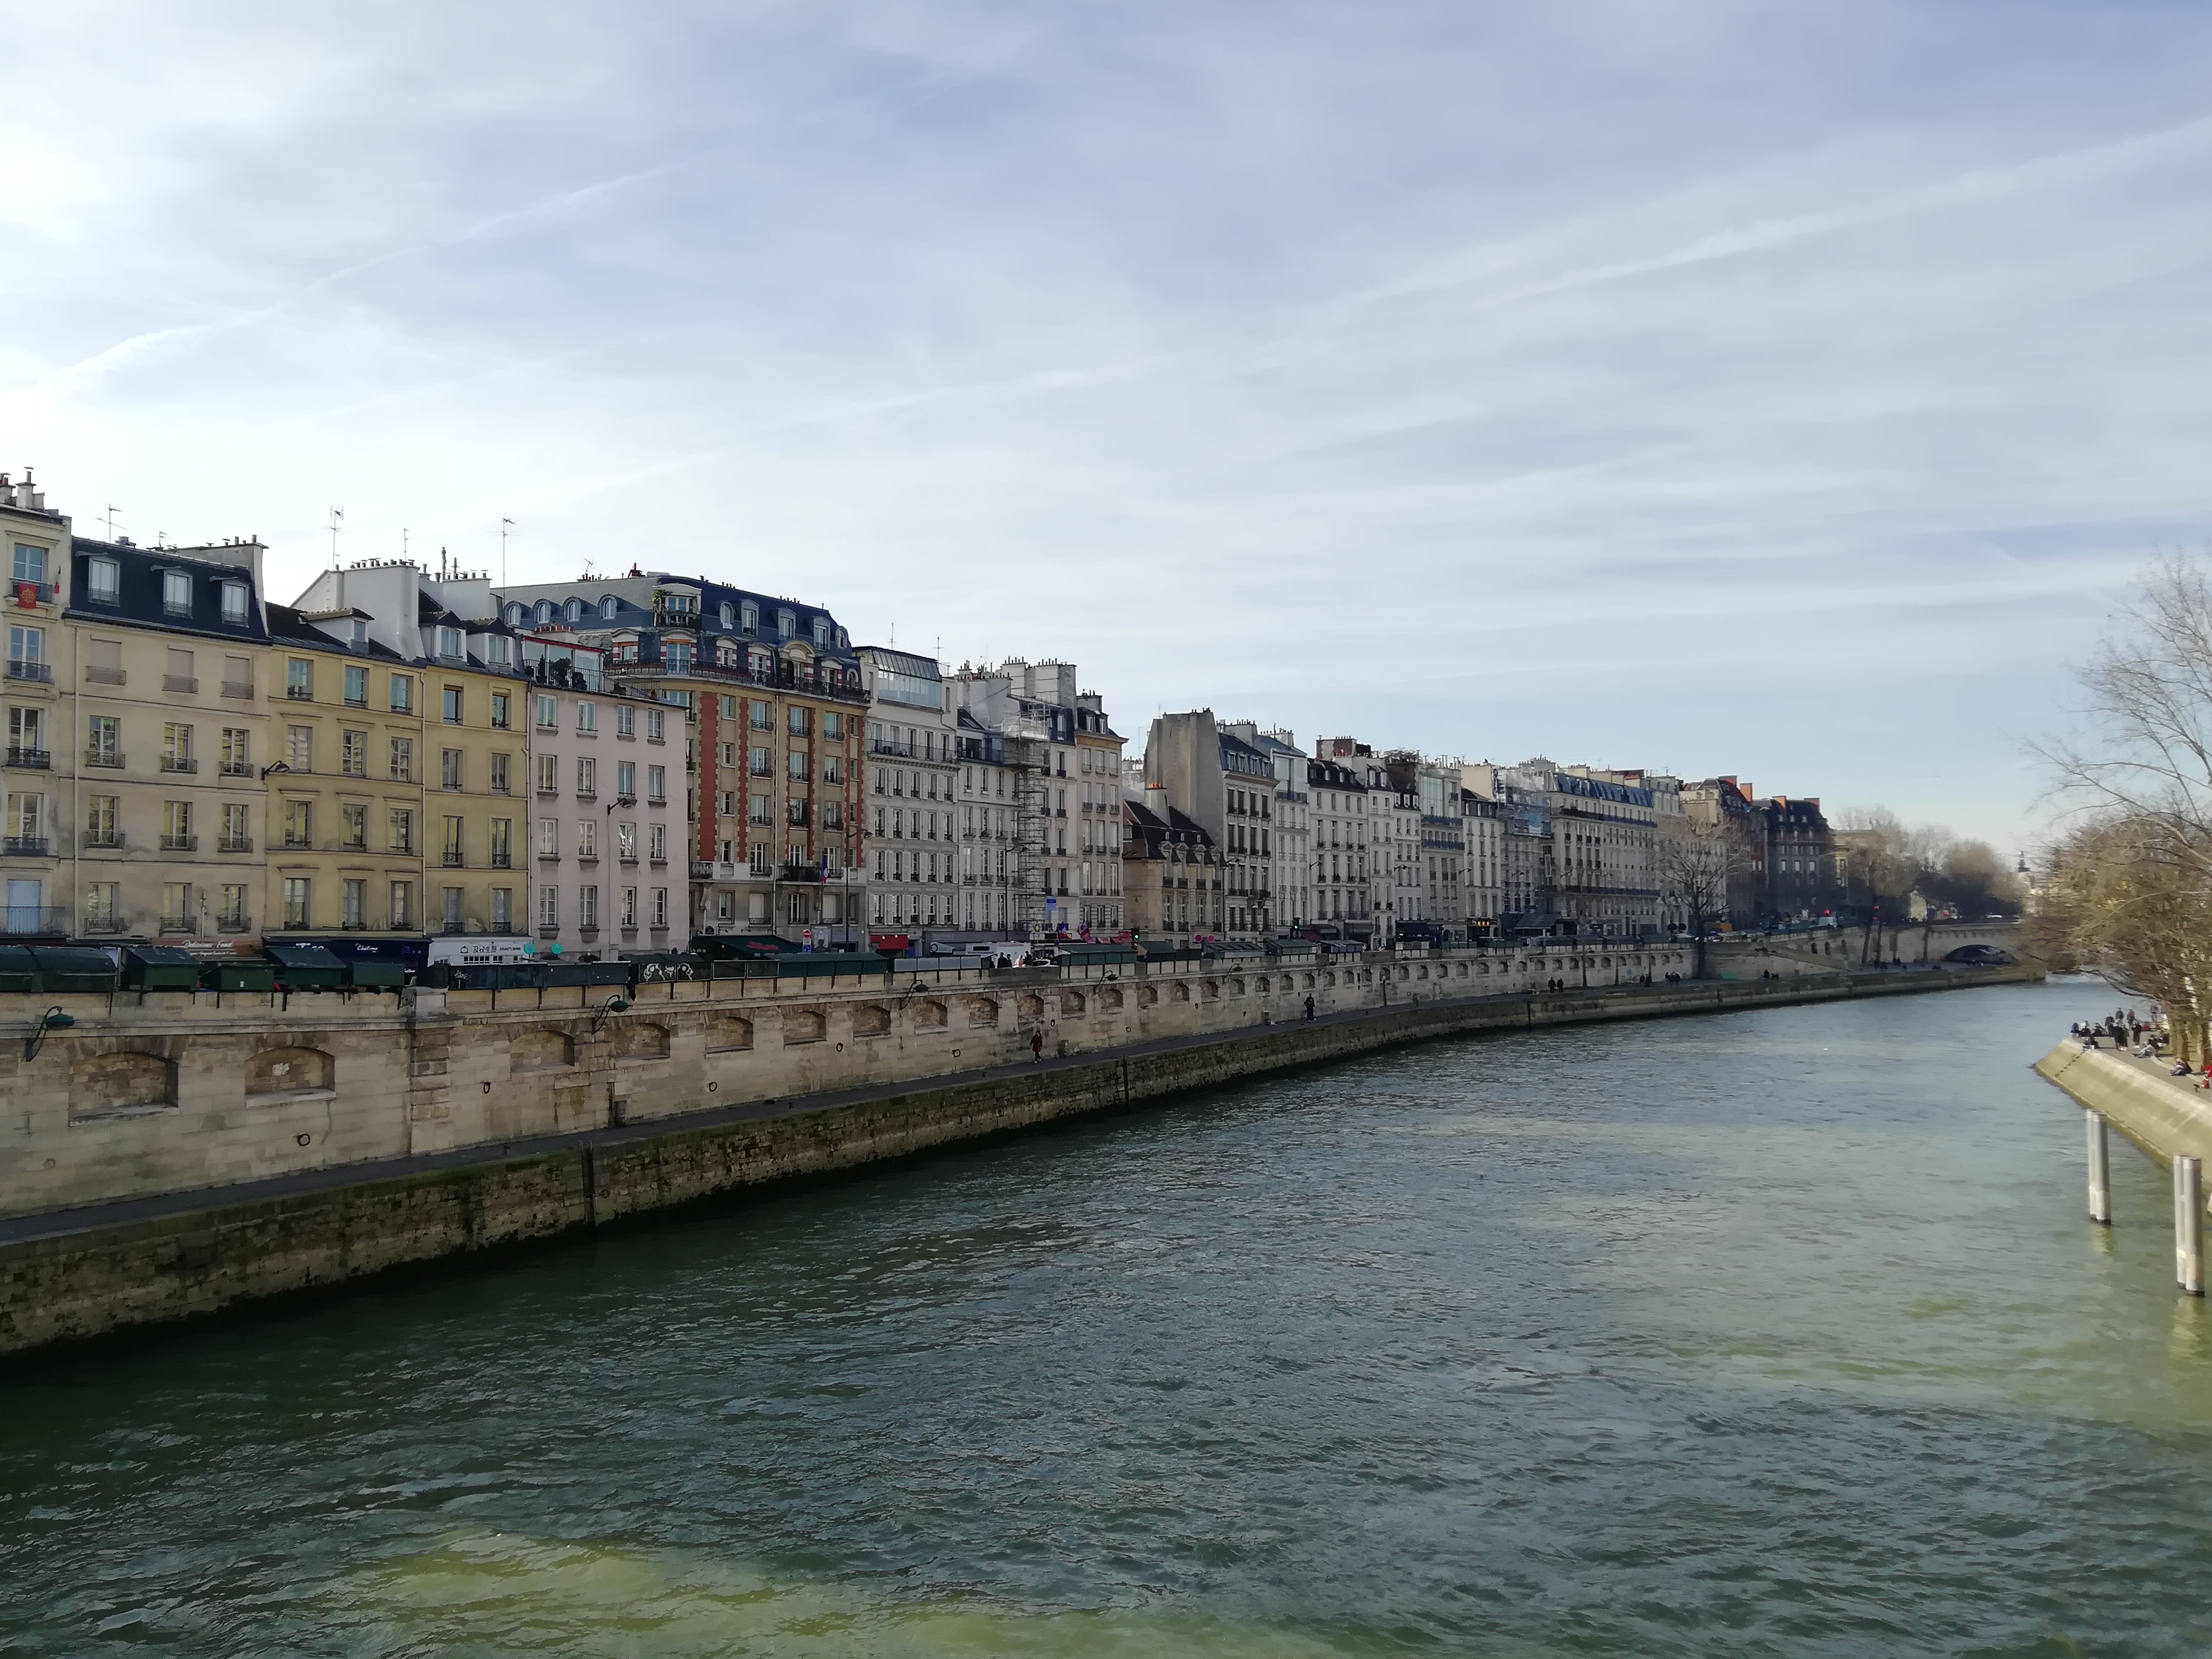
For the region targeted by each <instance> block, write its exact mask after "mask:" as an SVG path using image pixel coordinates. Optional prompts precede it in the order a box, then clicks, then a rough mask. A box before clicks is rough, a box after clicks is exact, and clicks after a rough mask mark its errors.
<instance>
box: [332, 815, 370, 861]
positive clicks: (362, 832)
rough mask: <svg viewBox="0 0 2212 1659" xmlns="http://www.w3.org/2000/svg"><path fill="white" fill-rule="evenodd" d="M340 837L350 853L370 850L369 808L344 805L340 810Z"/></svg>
mask: <svg viewBox="0 0 2212 1659" xmlns="http://www.w3.org/2000/svg"><path fill="white" fill-rule="evenodd" d="M338 837H339V840H340V841H341V842H343V844H344V846H345V848H346V850H347V851H349V852H354V853H359V852H365V851H367V850H368V808H367V807H366V806H362V805H341V806H340V807H339V808H338Z"/></svg>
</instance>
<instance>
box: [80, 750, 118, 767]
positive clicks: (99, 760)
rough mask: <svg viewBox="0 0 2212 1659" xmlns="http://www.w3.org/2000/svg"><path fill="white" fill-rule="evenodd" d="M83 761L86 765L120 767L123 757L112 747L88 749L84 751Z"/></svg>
mask: <svg viewBox="0 0 2212 1659" xmlns="http://www.w3.org/2000/svg"><path fill="white" fill-rule="evenodd" d="M84 763H85V764H86V765H87V766H113V767H120V766H121V765H122V764H123V757H122V756H121V755H119V754H118V753H117V752H116V751H115V750H112V749H88V750H85V751H84Z"/></svg>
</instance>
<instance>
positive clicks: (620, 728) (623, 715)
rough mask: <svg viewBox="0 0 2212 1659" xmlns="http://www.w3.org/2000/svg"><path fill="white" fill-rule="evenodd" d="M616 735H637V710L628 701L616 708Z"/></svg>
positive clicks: (626, 736) (627, 736)
mask: <svg viewBox="0 0 2212 1659" xmlns="http://www.w3.org/2000/svg"><path fill="white" fill-rule="evenodd" d="M615 735H616V736H617V737H618V738H634V737H635V736H636V735H637V710H636V709H635V708H631V707H630V706H629V704H628V703H624V704H623V706H622V707H620V708H617V709H616V710H615Z"/></svg>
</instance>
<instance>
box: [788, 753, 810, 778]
mask: <svg viewBox="0 0 2212 1659" xmlns="http://www.w3.org/2000/svg"><path fill="white" fill-rule="evenodd" d="M784 759H785V761H786V763H787V765H786V768H785V769H786V770H787V771H788V772H789V773H790V774H791V781H793V783H805V781H807V780H808V779H809V778H810V777H811V776H812V775H813V769H812V768H811V766H809V765H808V764H807V757H806V754H805V750H798V749H794V750H792V751H791V753H790V754H788V755H787V756H785V757H784Z"/></svg>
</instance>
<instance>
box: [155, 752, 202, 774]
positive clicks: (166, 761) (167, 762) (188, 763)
mask: <svg viewBox="0 0 2212 1659" xmlns="http://www.w3.org/2000/svg"><path fill="white" fill-rule="evenodd" d="M161 769H162V770H163V771H164V772H197V771H198V770H199V769H200V763H198V762H197V761H196V760H194V759H193V758H192V757H191V756H190V755H164V756H162V757H161Z"/></svg>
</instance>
